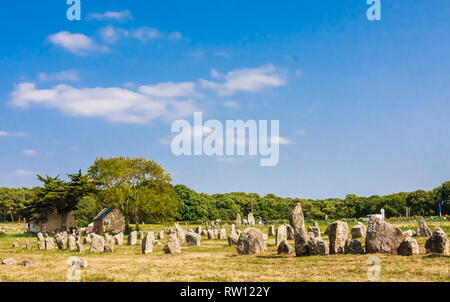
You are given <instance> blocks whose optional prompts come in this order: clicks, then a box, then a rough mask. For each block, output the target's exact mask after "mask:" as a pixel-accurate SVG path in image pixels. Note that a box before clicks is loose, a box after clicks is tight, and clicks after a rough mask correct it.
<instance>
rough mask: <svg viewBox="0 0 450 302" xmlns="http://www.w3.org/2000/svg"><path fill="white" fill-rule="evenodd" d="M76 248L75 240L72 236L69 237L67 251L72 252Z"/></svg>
mask: <svg viewBox="0 0 450 302" xmlns="http://www.w3.org/2000/svg"><path fill="white" fill-rule="evenodd" d="M76 248H77V246H76V238H75V236H73V235H70V236H69V238H68V239H67V249H68V250H69V251H74V250H75V249H76Z"/></svg>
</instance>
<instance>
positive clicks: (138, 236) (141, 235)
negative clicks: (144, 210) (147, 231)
mask: <svg viewBox="0 0 450 302" xmlns="http://www.w3.org/2000/svg"><path fill="white" fill-rule="evenodd" d="M137 238H138V240H142V239H144V232H142V231H139V232H138V233H137Z"/></svg>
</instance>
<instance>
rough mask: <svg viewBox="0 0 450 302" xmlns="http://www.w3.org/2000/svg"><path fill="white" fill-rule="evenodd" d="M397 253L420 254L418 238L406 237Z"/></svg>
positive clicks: (403, 254)
mask: <svg viewBox="0 0 450 302" xmlns="http://www.w3.org/2000/svg"><path fill="white" fill-rule="evenodd" d="M397 254H399V255H402V256H412V255H419V254H420V249H419V244H418V243H417V240H416V239H413V238H411V237H406V238H405V239H403V241H402V243H400V245H399V246H398V248H397Z"/></svg>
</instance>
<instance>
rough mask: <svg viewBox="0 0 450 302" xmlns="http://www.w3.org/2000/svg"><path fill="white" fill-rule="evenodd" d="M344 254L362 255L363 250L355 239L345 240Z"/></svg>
mask: <svg viewBox="0 0 450 302" xmlns="http://www.w3.org/2000/svg"><path fill="white" fill-rule="evenodd" d="M345 253H346V254H364V248H363V246H362V244H361V242H359V241H358V240H356V239H347V241H346V242H345Z"/></svg>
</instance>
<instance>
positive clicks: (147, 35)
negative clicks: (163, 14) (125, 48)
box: [131, 27, 161, 42]
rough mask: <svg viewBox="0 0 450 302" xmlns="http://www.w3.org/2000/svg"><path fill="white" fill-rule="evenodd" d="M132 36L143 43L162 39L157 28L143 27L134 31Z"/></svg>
mask: <svg viewBox="0 0 450 302" xmlns="http://www.w3.org/2000/svg"><path fill="white" fill-rule="evenodd" d="M131 36H132V37H134V38H136V39H138V40H140V41H142V42H147V41H149V40H154V39H157V38H160V37H161V33H160V31H159V30H157V29H156V28H151V27H141V28H138V29H135V30H133V31H132V33H131Z"/></svg>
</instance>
